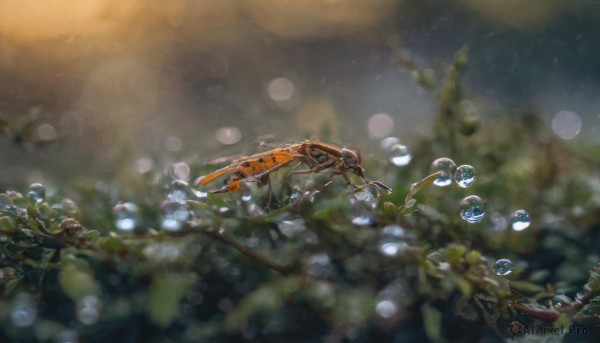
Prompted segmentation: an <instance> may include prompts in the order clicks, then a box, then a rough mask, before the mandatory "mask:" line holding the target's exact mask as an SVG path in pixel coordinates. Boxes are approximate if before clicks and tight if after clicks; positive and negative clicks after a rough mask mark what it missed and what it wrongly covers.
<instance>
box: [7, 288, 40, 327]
mask: <svg viewBox="0 0 600 343" xmlns="http://www.w3.org/2000/svg"><path fill="white" fill-rule="evenodd" d="M35 307H36V306H35V301H34V299H33V297H32V296H31V294H29V293H19V294H17V295H16V296H15V298H14V299H13V301H12V304H11V309H10V321H11V322H12V323H13V325H15V326H18V327H28V326H30V325H31V324H33V322H34V321H35V318H36V316H37V310H36V308H35Z"/></svg>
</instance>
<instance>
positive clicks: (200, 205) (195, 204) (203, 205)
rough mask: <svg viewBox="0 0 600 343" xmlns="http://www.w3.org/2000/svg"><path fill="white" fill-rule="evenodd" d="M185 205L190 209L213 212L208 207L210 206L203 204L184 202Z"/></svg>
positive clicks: (192, 201)
mask: <svg viewBox="0 0 600 343" xmlns="http://www.w3.org/2000/svg"><path fill="white" fill-rule="evenodd" d="M186 203H187V204H188V205H190V207H193V208H197V209H199V210H206V211H210V212H212V210H213V209H212V207H210V205H208V204H205V203H203V202H200V201H195V200H188V201H186Z"/></svg>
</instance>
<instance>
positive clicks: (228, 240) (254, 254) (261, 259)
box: [202, 230, 290, 275]
mask: <svg viewBox="0 0 600 343" xmlns="http://www.w3.org/2000/svg"><path fill="white" fill-rule="evenodd" d="M202 233H204V234H205V235H206V236H209V237H211V238H213V239H216V240H219V241H221V242H223V243H226V244H228V245H230V246H232V247H233V248H234V249H236V250H237V251H239V252H241V253H242V254H244V255H246V256H248V257H251V258H253V259H254V260H256V261H258V262H260V263H262V264H264V265H266V266H267V267H269V268H271V269H273V270H275V271H277V272H279V273H281V274H282V275H287V274H289V273H290V272H289V270H288V269H289V267H288V266H286V265H282V264H280V263H277V262H275V261H273V260H271V259H270V258H268V257H267V256H265V255H263V254H261V253H258V252H256V251H254V250H252V249H249V248H247V247H246V246H244V245H243V244H241V243H239V242H238V241H236V240H234V239H233V238H231V237H229V236H227V235H225V234H222V233H219V232H218V231H214V230H207V231H203V232H202Z"/></svg>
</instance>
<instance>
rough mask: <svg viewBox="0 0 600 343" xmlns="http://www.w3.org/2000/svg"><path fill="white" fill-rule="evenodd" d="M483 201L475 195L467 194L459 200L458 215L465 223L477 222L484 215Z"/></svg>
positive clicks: (484, 206)
mask: <svg viewBox="0 0 600 343" xmlns="http://www.w3.org/2000/svg"><path fill="white" fill-rule="evenodd" d="M485 208H486V205H485V202H484V201H483V200H481V198H480V197H478V196H477V195H469V196H468V197H466V198H464V199H463V200H462V201H461V202H460V217H461V218H462V219H463V220H464V221H466V222H467V223H479V222H480V221H481V220H482V219H483V216H484V215H485Z"/></svg>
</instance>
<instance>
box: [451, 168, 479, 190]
mask: <svg viewBox="0 0 600 343" xmlns="http://www.w3.org/2000/svg"><path fill="white" fill-rule="evenodd" d="M476 179H477V175H476V173H475V168H473V167H471V166H469V165H462V166H459V167H458V168H456V172H455V173H454V182H456V184H457V185H459V186H460V187H462V188H467V187H469V186H471V185H472V184H474V183H475V180H476Z"/></svg>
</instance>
